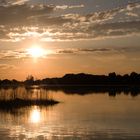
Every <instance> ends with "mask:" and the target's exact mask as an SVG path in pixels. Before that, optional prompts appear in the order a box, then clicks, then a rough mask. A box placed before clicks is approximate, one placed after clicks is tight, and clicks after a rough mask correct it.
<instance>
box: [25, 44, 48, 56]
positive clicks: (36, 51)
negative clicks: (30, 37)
mask: <svg viewBox="0 0 140 140" xmlns="http://www.w3.org/2000/svg"><path fill="white" fill-rule="evenodd" d="M27 53H28V54H29V55H30V56H31V57H33V58H39V57H44V56H45V55H46V52H45V50H44V49H43V48H41V47H40V46H36V45H35V46H33V47H32V48H29V49H27Z"/></svg>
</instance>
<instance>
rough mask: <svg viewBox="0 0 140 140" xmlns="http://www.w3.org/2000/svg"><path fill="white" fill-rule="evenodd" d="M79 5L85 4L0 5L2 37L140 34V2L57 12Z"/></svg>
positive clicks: (84, 37)
mask: <svg viewBox="0 0 140 140" xmlns="http://www.w3.org/2000/svg"><path fill="white" fill-rule="evenodd" d="M80 7H83V8H84V5H74V6H68V5H62V6H59V5H56V6H54V5H41V4H38V5H28V4H25V3H24V4H15V5H9V6H0V38H1V39H0V40H1V41H15V42H16V41H21V40H25V39H32V38H37V39H38V40H39V41H69V40H71V41H72V40H73V41H75V40H89V39H90V40H91V39H102V38H112V37H122V36H128V35H140V19H139V15H140V12H139V9H140V3H131V4H128V5H127V6H124V7H118V8H114V9H110V10H107V11H99V12H94V13H90V14H86V15H80V14H76V13H73V14H72V13H69V14H64V15H63V14H61V15H59V14H56V12H57V10H56V9H69V8H80ZM3 17H5V18H3Z"/></svg>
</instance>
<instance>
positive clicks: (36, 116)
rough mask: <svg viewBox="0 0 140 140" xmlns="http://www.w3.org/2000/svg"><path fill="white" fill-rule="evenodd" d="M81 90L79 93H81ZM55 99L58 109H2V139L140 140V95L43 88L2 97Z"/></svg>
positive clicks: (13, 91)
mask: <svg viewBox="0 0 140 140" xmlns="http://www.w3.org/2000/svg"><path fill="white" fill-rule="evenodd" d="M77 91H79V90H77ZM15 97H18V98H19V97H20V98H41V99H42V98H53V99H55V100H58V101H60V102H61V103H59V104H57V105H54V106H30V107H24V108H17V109H14V110H10V111H9V110H8V111H7V110H2V109H1V110H0V140H7V139H9V140H13V139H20V140H25V139H37V140H43V139H48V140H57V139H58V140H64V139H67V140H86V139H87V140H89V139H93V140H96V139H98V140H102V139H104V140H108V139H109V140H119V139H123V140H124V139H126V140H129V139H130V140H132V139H133V140H139V139H140V96H139V95H137V96H131V94H127V95H126V94H124V93H123V92H121V93H119V94H117V95H116V96H115V97H114V96H109V93H95V92H93V93H92V92H90V94H84V95H80V94H78V92H77V94H76V91H75V94H73V93H72V94H70V92H69V94H68V93H65V92H64V91H62V90H47V89H43V88H33V89H27V88H24V87H20V88H16V89H1V90H0V98H1V99H10V98H15Z"/></svg>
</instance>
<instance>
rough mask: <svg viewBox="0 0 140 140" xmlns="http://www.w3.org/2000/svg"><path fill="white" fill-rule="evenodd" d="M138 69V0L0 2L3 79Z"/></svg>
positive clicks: (139, 44) (128, 71)
mask: <svg viewBox="0 0 140 140" xmlns="http://www.w3.org/2000/svg"><path fill="white" fill-rule="evenodd" d="M132 71H135V72H137V73H140V0H104V1H103V0H0V79H18V80H25V79H26V77H27V76H28V75H33V76H34V77H35V78H37V79H39V78H46V77H60V76H63V75H65V74H66V73H91V74H108V73H110V72H116V73H117V74H125V73H131V72H132Z"/></svg>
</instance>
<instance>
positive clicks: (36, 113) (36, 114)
mask: <svg viewBox="0 0 140 140" xmlns="http://www.w3.org/2000/svg"><path fill="white" fill-rule="evenodd" d="M30 122H31V123H36V124H37V123H40V122H41V112H40V110H39V109H38V108H37V107H35V108H34V109H33V110H32V111H31V113H30Z"/></svg>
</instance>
